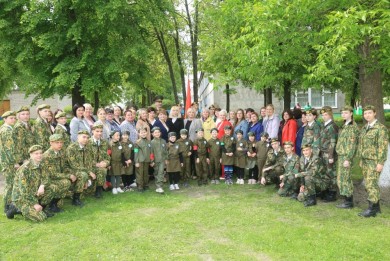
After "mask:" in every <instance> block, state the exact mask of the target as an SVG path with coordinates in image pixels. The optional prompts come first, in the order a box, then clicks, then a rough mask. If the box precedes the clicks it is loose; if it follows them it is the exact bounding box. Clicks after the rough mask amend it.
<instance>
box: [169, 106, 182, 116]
mask: <svg viewBox="0 0 390 261" xmlns="http://www.w3.org/2000/svg"><path fill="white" fill-rule="evenodd" d="M174 109H177V110H178V111H179V113H178V115H177V118H181V113H180V107H179V106H176V105H174V106H172V108H171V110H170V111H169V118H174V117H173V116H172V111H173V110H174Z"/></svg>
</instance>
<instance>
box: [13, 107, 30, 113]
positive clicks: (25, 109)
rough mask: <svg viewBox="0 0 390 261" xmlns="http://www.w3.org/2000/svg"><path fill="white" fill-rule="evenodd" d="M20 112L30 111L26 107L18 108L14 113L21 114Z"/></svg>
mask: <svg viewBox="0 0 390 261" xmlns="http://www.w3.org/2000/svg"><path fill="white" fill-rule="evenodd" d="M22 111H30V108H29V107H27V106H21V107H20V108H19V110H17V111H16V112H17V113H19V112H22Z"/></svg>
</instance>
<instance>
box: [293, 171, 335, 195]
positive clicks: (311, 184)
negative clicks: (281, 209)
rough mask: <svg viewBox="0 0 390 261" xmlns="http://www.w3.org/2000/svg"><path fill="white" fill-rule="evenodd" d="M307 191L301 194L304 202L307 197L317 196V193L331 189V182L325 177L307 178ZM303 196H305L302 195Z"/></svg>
mask: <svg viewBox="0 0 390 261" xmlns="http://www.w3.org/2000/svg"><path fill="white" fill-rule="evenodd" d="M304 180H305V191H304V192H303V193H300V194H301V195H300V196H303V200H305V199H306V197H307V196H312V195H315V194H316V193H317V192H321V191H325V190H327V189H328V188H329V180H328V179H327V178H326V177H325V176H322V177H321V176H310V175H308V176H305V177H304ZM302 194H303V195H302Z"/></svg>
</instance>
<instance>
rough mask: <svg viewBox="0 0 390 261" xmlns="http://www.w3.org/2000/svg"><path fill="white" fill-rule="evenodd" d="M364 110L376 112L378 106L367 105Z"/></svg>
mask: <svg viewBox="0 0 390 261" xmlns="http://www.w3.org/2000/svg"><path fill="white" fill-rule="evenodd" d="M363 111H373V112H376V108H375V106H374V105H367V106H365V107H364V108H363Z"/></svg>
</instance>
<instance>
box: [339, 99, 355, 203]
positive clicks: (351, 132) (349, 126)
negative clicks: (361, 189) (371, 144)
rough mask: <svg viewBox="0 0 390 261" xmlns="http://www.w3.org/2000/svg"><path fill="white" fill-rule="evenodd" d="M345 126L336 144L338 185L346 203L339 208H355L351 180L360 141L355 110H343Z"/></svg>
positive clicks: (346, 108)
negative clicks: (354, 118) (354, 115)
mask: <svg viewBox="0 0 390 261" xmlns="http://www.w3.org/2000/svg"><path fill="white" fill-rule="evenodd" d="M341 117H342V118H343V119H344V124H343V126H342V128H341V130H340V132H339V138H338V141H337V144H336V152H337V156H338V160H337V185H338V187H339V190H340V195H341V196H342V197H344V202H343V203H341V204H340V205H337V207H338V208H352V207H353V183H352V178H351V168H352V160H353V158H354V156H355V153H356V150H357V147H358V141H359V128H358V126H357V124H356V122H354V120H353V108H352V107H351V106H345V107H344V108H343V109H342V110H341Z"/></svg>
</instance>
